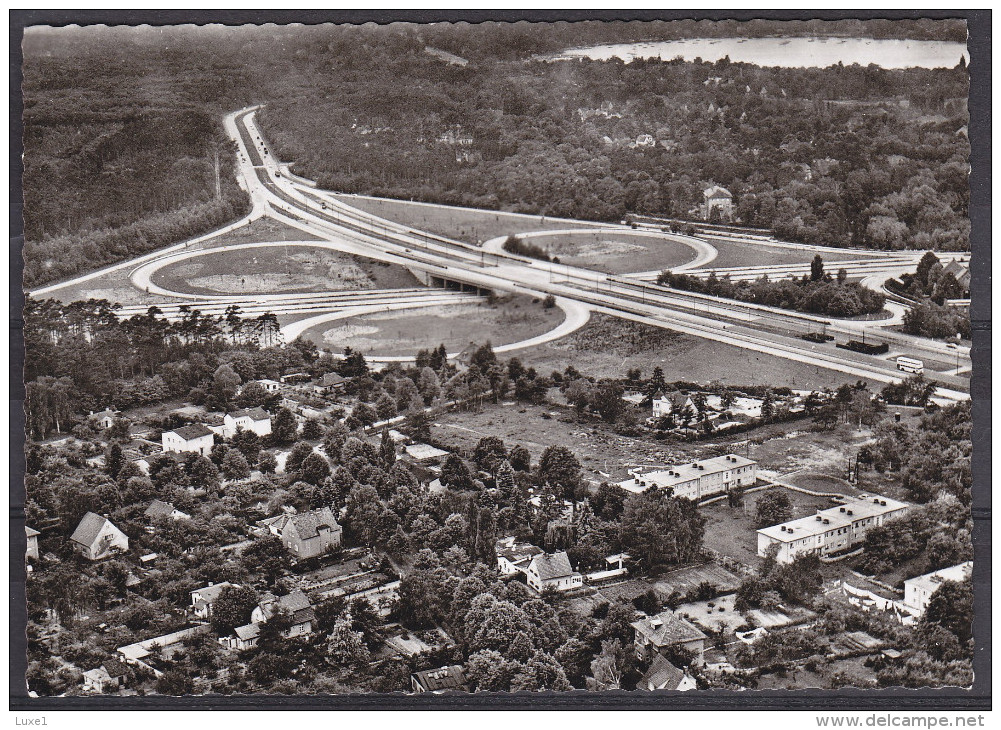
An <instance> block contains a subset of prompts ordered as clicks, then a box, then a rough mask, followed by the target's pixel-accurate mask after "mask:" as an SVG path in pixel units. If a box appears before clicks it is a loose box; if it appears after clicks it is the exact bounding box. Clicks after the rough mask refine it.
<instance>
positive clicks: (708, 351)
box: [518, 314, 853, 390]
mask: <svg viewBox="0 0 1001 730" xmlns="http://www.w3.org/2000/svg"><path fill="white" fill-rule="evenodd" d="M518 357H520V358H521V360H522V361H523V362H524V363H525V364H526V365H530V366H532V367H534V368H536V369H537V370H538V371H539V372H543V373H549V372H552V371H553V370H559V371H560V372H562V371H563V370H564V369H565V368H566V366H567V365H570V364H572V365H574V367H576V368H577V369H578V370H580V371H581V372H583V373H585V374H586V375H590V376H593V377H596V378H606V377H615V378H621V377H624V376H625V374H626V370H628V369H630V368H639V369H640V370H641V371H642V372H643V375H644V377H649V376H650V373H651V372H652V371H653V369H654V368H655V367H658V366H659V367H660V368H661V369H662V370H663V371H664V377H665V378H666V379H667V381H668V382H671V381H675V380H685V381H688V382H699V383H709V382H711V381H719V382H720V383H724V384H735V385H772V386H786V387H790V388H796V389H800V390H813V389H815V388H823V387H828V386H833V387H836V386H838V385H841V384H842V383H844V382H847V381H849V380H853V379H852V378H850V377H849V376H847V375H843V374H841V373H836V372H832V371H830V370H825V369H823V368H819V367H816V366H814V365H807V364H804V363H797V362H792V361H790V360H785V359H782V358H779V357H774V356H772V355H764V354H761V353H757V352H752V351H750V350H745V349H742V348H740V347H735V346H733V345H727V344H724V343H722V342H713V341H711V340H705V339H702V338H700V337H695V336H693V335H685V334H679V333H677V332H673V331H671V330H666V329H662V328H659V327H653V326H651V325H644V324H639V323H635V322H629V321H626V320H622V319H618V318H615V317H611V316H609V315H605V314H595V315H594V316H592V317H591V321H590V322H588V323H587V324H586V325H584V326H583V327H581V328H580V329H579V330H577V331H576V332H574V333H573V334H571V335H568V336H567V337H564V338H562V339H559V340H556V341H554V342H548V343H546V344H544V345H539V346H537V347H533V348H530V349H526V350H523V351H521V352H519V353H518Z"/></svg>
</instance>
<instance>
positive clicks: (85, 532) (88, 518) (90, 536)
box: [70, 512, 114, 547]
mask: <svg viewBox="0 0 1001 730" xmlns="http://www.w3.org/2000/svg"><path fill="white" fill-rule="evenodd" d="M106 522H109V520H108V518H107V517H101V515H99V514H95V513H94V512H88V513H87V514H85V515H84V516H83V519H82V520H80V524H79V525H77V527H76V529H75V530H73V534H72V535H71V536H70V540H72V541H73V542H75V543H77V544H78V545H85V546H87V547H90V546H91V545H93V544H94V540H96V539H97V536H98V534H100V532H101V530H102V529H103V528H104V523H106ZM112 527H114V524H112Z"/></svg>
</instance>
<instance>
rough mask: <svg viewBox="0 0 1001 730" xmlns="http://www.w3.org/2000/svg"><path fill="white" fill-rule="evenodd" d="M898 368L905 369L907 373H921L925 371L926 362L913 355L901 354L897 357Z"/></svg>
mask: <svg viewBox="0 0 1001 730" xmlns="http://www.w3.org/2000/svg"><path fill="white" fill-rule="evenodd" d="M897 370H903V371H904V372H905V373H914V374H915V375H920V374H921V373H923V372H924V371H925V364H924V363H923V362H921V361H920V360H917V359H915V358H913V357H903V356H901V357H898V358H897Z"/></svg>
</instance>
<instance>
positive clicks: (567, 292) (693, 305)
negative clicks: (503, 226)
mask: <svg viewBox="0 0 1001 730" xmlns="http://www.w3.org/2000/svg"><path fill="white" fill-rule="evenodd" d="M235 121H236V126H237V129H238V132H239V137H238V144H239V145H240V148H241V150H242V151H244V155H243V156H242V162H241V174H243V175H244V177H245V179H246V181H247V185H248V187H249V188H250V189H254V190H255V193H258V194H259V195H260V197H261V198H263V199H265V200H266V203H267V205H268V207H269V210H270V212H271V214H272V215H275V216H277V217H279V218H281V219H282V220H284V221H286V222H288V223H289V224H291V225H294V226H296V227H298V228H300V229H302V230H303V231H306V232H308V233H310V234H312V235H315V236H319V237H322V238H324V239H328V240H332V241H338V242H339V243H340V244H341V245H345V244H350V245H351V248H352V249H353V250H355V251H357V252H359V253H362V252H366V253H365V255H369V256H371V257H372V258H377V259H380V260H384V261H392V262H395V263H399V264H401V265H404V266H407V267H408V268H410V269H411V270H414V271H418V272H422V273H423V275H425V276H430V277H432V278H434V279H438V280H448V281H454V282H462V283H464V284H467V285H470V286H475V287H480V288H483V289H492V290H500V291H509V292H517V291H521V292H527V293H532V294H536V295H540V294H541V295H545V294H553V295H555V296H559V297H564V298H567V299H571V300H575V301H578V302H580V303H582V304H584V305H586V306H588V307H589V308H590V309H592V311H598V312H606V313H608V314H612V315H614V316H619V317H623V318H628V319H633V320H635V321H642V322H646V323H649V324H653V325H655V326H660V327H665V328H668V329H672V330H676V331H679V332H685V333H688V334H693V335H697V336H699V337H704V338H707V339H711V340H716V341H719V342H725V343H727V344H731V345H736V346H738V347H742V348H745V349H749V350H753V351H756V352H762V353H765V354H771V355H776V356H778V357H784V358H786V359H790V360H796V361H799V362H804V363H809V364H814V365H816V366H818V367H822V368H826V369H829V370H835V371H838V372H842V373H845V374H848V375H852V376H855V377H861V378H868V379H871V380H874V381H877V382H895V381H897V380H899V379H900V378H901V377H902V374H901V373H900V372H899V371H897V370H896V367H895V364H894V363H893V362H892V361H891V360H889V359H888V358H891V357H893V356H894V354H902V353H901V352H896V353H895V352H893V351H891V352H890V353H888V355H886V356H883V357H882V358H880V357H873V356H867V355H862V354H859V353H855V352H851V351H845V350H840V349H835V348H834V346H833V343H831V344H826V345H824V344H816V343H811V342H807V341H804V340H802V339H801V338H800V337H799V336H798V335H802V334H806V333H809V332H811V331H812V332H820V331H828V332H838V331H845V332H846V333H850V334H855V333H860V332H861V331H862V329H863V328H864V329H865V330H866V331H867V333H868V337H867V339H868V340H872V339H887V338H884V337H883V335H884V332H883V331H882V330H881V328H880V326H879V323H878V322H871V323H863V324H860V323H855V322H853V323H852V324H851V325H846V324H844V323H843V322H834V321H832V320H830V319H826V320H825V319H822V318H817V317H809V316H806V315H799V314H796V313H790V312H786V311H783V310H774V309H773V308H766V307H760V306H755V305H746V304H740V303H734V302H732V301H729V300H724V299H720V298H715V297H705V296H704V295H694V294H692V293H690V292H678V291H674V290H670V289H667V288H665V287H659V286H656V285H655V284H649V283H646V282H642V281H637V280H635V279H632V280H631V279H629V278H627V277H620V276H615V275H610V274H604V273H601V272H596V271H591V270H588V269H584V268H581V267H574V266H564V265H553V264H549V263H547V262H542V261H536V260H533V259H528V258H526V257H521V256H516V255H513V254H509V253H507V252H503V251H496V250H495V251H484V250H483V249H481V248H480V247H478V246H475V245H472V244H469V243H465V242H462V241H455V240H451V239H448V238H445V237H442V236H438V235H435V234H430V233H427V232H423V231H416V230H414V229H412V228H408V227H406V226H403V225H400V224H397V223H395V222H393V221H389V220H385V219H382V218H378V217H375V216H372V215H370V214H368V213H364V212H362V211H360V210H358V209H355V208H353V207H351V206H349V205H347V204H345V203H343V202H342V201H340V200H338V199H337V198H336V197H334V196H333V195H332V194H325V193H323V192H321V191H318V190H316V189H315V188H313V187H312V186H310V185H307V184H305V183H303V182H297V181H295V180H293V179H290V178H289V177H288V176H287V175H285V176H282V173H281V169H282V166H281V165H280V163H279V162H278V161H277V160H275V159H274V156H273V154H272V153H271V152H270V151H269V150H268V148H267V146H266V144H265V143H264V141H263V136H262V135H261V133H260V130H259V129H258V128H257V126H256V124H255V123H254V118H253V110H242V111H241V112H239V113H237V114H236V117H235ZM887 258H890V257H887ZM895 258H897V259H898V260H897V261H893V262H892V263H893V264H896V265H900V263H901V262H900V259H901V258H904V257H900V256H899V255H898V256H896V257H895ZM908 258H909V257H908ZM887 263H889V262H887ZM825 328H826V329H825ZM889 336H890V337H892V338H893V340H894V342H893V344H895V345H896V344H899V345H900V346H901V347H906V348H907V353H906V354H911V355H917V356H918V357H921V356H924V357H927V358H929V359H934V358H937V359H939V360H940V361H942V362H949V361H956V362H957V364H958V365H959V366H960V369H962V366H964V365H968V358H969V354H968V351H964V349H958V350H953V349H950V348H948V347H947V346H946V345H945V343H938V342H933V341H929V340H924V339H922V338H908V337H907V336H899V337H898V336H897V334H892V335H889ZM887 341H888V340H887ZM964 360H965V362H964ZM926 374H927V376H928V377H929V378H930V379H932V380H935V381H938V382H939V384H940V386H941V387H942V389H943V393H946V394H949V395H953V396H955V397H960V398H961V397H968V396H966V395H965V392H967V391H968V389H969V384H968V380H966V379H965V378H961V377H956V376H955V375H951V374H948V373H947V372H928V371H926Z"/></svg>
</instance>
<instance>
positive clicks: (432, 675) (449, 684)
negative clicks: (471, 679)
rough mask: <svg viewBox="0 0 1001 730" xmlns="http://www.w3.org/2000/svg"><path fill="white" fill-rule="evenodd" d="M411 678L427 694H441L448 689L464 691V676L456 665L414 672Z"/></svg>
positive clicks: (460, 668)
mask: <svg viewBox="0 0 1001 730" xmlns="http://www.w3.org/2000/svg"><path fill="white" fill-rule="evenodd" d="M413 676H414V678H415V679H416V680H417V683H418V684H419V685H420V686H421V687H423V688H424V689H425V691H427V692H443V691H445V690H450V689H457V690H466V674H465V672H464V671H463V669H462V667H460V666H459V665H458V664H453V665H452V666H450V667H439V668H438V669H424V670H422V671H420V672H414V674H413Z"/></svg>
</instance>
